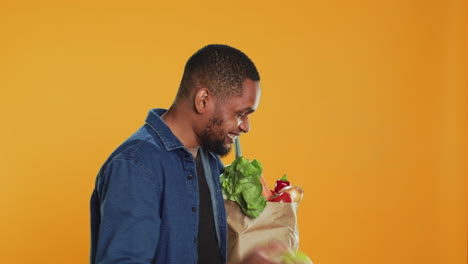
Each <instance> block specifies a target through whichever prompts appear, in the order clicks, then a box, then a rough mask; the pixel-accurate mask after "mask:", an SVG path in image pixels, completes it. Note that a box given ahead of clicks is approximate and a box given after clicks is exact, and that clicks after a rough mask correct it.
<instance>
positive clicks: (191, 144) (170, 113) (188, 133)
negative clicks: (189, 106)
mask: <svg viewBox="0 0 468 264" xmlns="http://www.w3.org/2000/svg"><path fill="white" fill-rule="evenodd" d="M161 118H162V119H163V121H164V122H165V123H166V124H167V126H168V127H169V128H170V129H171V131H172V133H174V135H175V136H176V137H177V138H178V139H179V140H180V142H182V144H183V145H184V146H185V148H186V149H187V150H188V151H190V153H192V155H193V157H194V158H196V157H197V153H198V148H199V147H200V145H199V143H198V142H197V140H196V134H195V131H194V130H193V127H192V124H191V117H190V115H189V114H187V111H183V110H182V109H180V108H179V107H176V106H174V105H173V106H171V108H169V110H167V112H166V113H164V114H163V115H162V116H161Z"/></svg>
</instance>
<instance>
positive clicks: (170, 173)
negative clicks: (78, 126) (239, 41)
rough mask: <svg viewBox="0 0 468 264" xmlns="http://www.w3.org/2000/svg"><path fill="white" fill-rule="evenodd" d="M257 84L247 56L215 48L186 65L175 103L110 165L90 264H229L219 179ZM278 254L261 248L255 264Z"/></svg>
mask: <svg viewBox="0 0 468 264" xmlns="http://www.w3.org/2000/svg"><path fill="white" fill-rule="evenodd" d="M259 81H260V76H259V74H258V71H257V69H256V67H255V65H254V64H253V62H252V61H251V60H250V59H249V58H248V57H247V56H246V55H245V54H244V53H242V52H241V51H239V50H237V49H235V48H232V47H229V46H226V45H208V46H206V47H204V48H202V49H200V50H199V51H197V52H196V53H195V54H194V55H193V56H192V57H191V58H190V59H189V60H188V62H187V64H186V66H185V69H184V74H183V77H182V81H181V83H180V86H179V90H178V93H177V96H176V98H175V100H174V103H173V104H172V106H171V107H170V108H169V109H168V110H164V109H152V110H151V111H150V112H149V114H148V117H147V119H146V122H145V124H144V125H143V126H142V127H141V128H140V129H139V130H138V131H137V132H136V133H135V134H133V135H132V136H131V137H130V138H128V139H127V140H126V141H125V142H124V143H123V144H122V145H121V146H119V147H118V148H117V149H116V150H115V151H114V152H113V153H112V154H111V156H110V157H109V158H108V160H107V161H106V162H105V164H104V165H103V167H102V168H101V170H100V172H99V174H98V176H97V178H96V186H95V189H94V191H93V194H92V197H91V263H92V264H94V263H112V264H115V263H165V264H169V263H177V264H179V263H194V264H195V263H204V264H216V263H225V262H226V259H227V256H226V248H227V238H226V233H227V232H226V229H227V227H226V215H225V209H224V203H223V196H222V192H221V187H220V183H219V175H220V174H221V172H222V170H223V165H222V163H221V161H220V159H219V156H223V155H226V154H227V153H228V152H229V150H230V148H231V145H232V143H233V142H234V140H235V139H236V137H238V136H240V135H241V134H242V133H247V132H248V131H249V129H250V127H249V125H250V124H249V115H250V114H251V113H253V112H254V111H255V110H256V109H257V107H258V104H259V100H260V83H259ZM277 250H282V249H281V246H279V247H278V246H277V245H276V246H273V247H266V248H260V249H259V250H258V251H256V252H255V253H254V254H253V255H252V257H251V258H250V261H251V262H252V263H257V264H258V263H262V262H264V263H270V262H269V261H268V260H267V257H266V255H268V253H269V252H270V251H277Z"/></svg>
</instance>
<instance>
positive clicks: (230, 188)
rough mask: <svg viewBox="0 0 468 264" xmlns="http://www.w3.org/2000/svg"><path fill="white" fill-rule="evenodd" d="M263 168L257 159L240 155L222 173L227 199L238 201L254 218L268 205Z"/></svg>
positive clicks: (244, 210)
mask: <svg viewBox="0 0 468 264" xmlns="http://www.w3.org/2000/svg"><path fill="white" fill-rule="evenodd" d="M262 170H263V166H262V164H260V162H258V161H257V160H253V161H252V162H250V161H249V160H247V159H246V160H244V159H242V157H239V158H237V159H236V160H234V162H233V163H232V164H231V165H228V166H226V167H225V168H224V172H223V174H221V175H220V181H221V187H222V189H223V194H224V197H225V199H227V200H231V201H234V202H236V203H237V204H238V205H239V207H240V208H241V209H242V211H243V212H244V213H245V214H246V215H248V216H250V217H252V218H257V217H258V216H259V215H260V213H261V212H263V210H264V209H265V206H266V198H265V197H264V196H262V183H261V181H260V176H261V175H262Z"/></svg>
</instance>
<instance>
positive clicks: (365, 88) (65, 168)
mask: <svg viewBox="0 0 468 264" xmlns="http://www.w3.org/2000/svg"><path fill="white" fill-rule="evenodd" d="M467 8H468V7H467V2H466V1H463V0H450V1H443V0H440V1H421V0H395V1H366V0H356V1H345V0H332V1H323V0H318V1H316V0H312V1H190V2H189V1H187V2H179V1H174V2H173V3H168V2H158V1H133V2H131V1H90V0H86V1H52V0H45V1H30V2H26V1H13V0H6V1H5V0H3V1H2V2H1V3H0V38H1V41H0V88H1V96H0V120H1V130H0V164H1V166H0V175H1V184H0V208H1V212H0V213H1V217H0V262H1V263H86V262H88V255H89V240H90V238H89V206H88V202H89V197H90V194H91V191H92V189H93V185H94V179H95V176H96V174H97V172H98V170H99V168H100V166H101V165H102V163H103V162H104V161H105V159H106V158H107V156H108V155H109V154H110V152H111V151H112V150H114V149H115V148H116V147H117V146H118V145H119V144H120V143H121V142H122V141H123V140H124V139H126V138H127V137H128V136H129V135H130V134H131V133H133V132H134V131H135V130H136V129H138V127H139V126H140V125H142V124H143V122H144V119H145V117H146V114H147V111H148V110H149V109H150V108H153V107H169V105H170V104H171V102H172V99H173V97H174V96H175V93H176V90H177V87H178V84H179V81H180V77H181V75H182V70H183V66H184V64H185V61H186V60H187V59H188V57H189V56H190V55H191V54H192V53H193V52H195V51H196V50H197V49H199V48H200V47H202V46H204V45H206V44H209V43H226V44H230V45H233V46H235V47H237V48H239V49H241V50H243V51H244V52H246V53H247V54H248V55H249V56H250V57H251V58H252V59H253V60H254V61H255V63H256V65H257V67H258V69H259V71H260V73H261V78H262V88H263V91H262V100H261V102H260V108H259V110H258V112H257V113H255V114H254V115H253V116H252V119H251V126H252V131H251V132H250V133H249V134H247V135H245V136H243V137H242V144H243V151H244V155H245V156H246V157H247V158H250V159H253V158H256V159H258V160H260V161H261V162H262V163H263V165H264V167H265V174H266V178H267V180H268V182H269V183H270V185H273V183H274V181H275V180H276V179H277V178H278V177H280V176H281V175H282V174H283V173H287V174H288V175H289V177H290V180H291V181H292V182H293V183H294V184H296V185H300V186H302V188H303V189H304V190H305V196H304V200H303V202H302V203H301V205H300V207H299V227H300V232H301V249H302V250H303V251H304V252H305V253H307V254H308V255H309V257H310V258H311V259H312V260H313V261H314V262H315V263H316V264H345V263H346V264H351V263H352V264H354V263H356V264H376V263H378V264H387V263H388V264H390V263H392V264H393V263H400V264H415V263H421V264H422V263H424V264H435V263H440V264H442V263H443V264H466V263H467V248H468V247H467V234H468V230H467V211H468V207H467V205H468V199H467V195H468V191H467V171H468V170H467V169H468V168H467V163H468V162H467V161H468V160H467V157H468V155H467V150H468V141H467V139H468V138H467V135H468V133H467V132H468V131H467V125H468V124H467V123H468V111H467V105H468V102H467V100H468V94H467V87H468V82H467V77H466V76H467V73H468V72H467V62H468V54H467V48H466V47H467V46H468V42H467V37H468V33H467V32H468V30H467V25H468V20H467V18H468V12H467V11H468V9H467ZM232 159H233V156H232V155H231V156H229V157H227V158H226V159H225V160H224V161H225V162H226V163H229V162H230V161H231V160H232Z"/></svg>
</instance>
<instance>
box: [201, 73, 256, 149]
mask: <svg viewBox="0 0 468 264" xmlns="http://www.w3.org/2000/svg"><path fill="white" fill-rule="evenodd" d="M259 101H260V83H259V82H255V81H252V80H250V79H246V80H245V81H244V83H243V85H242V96H232V97H230V98H228V99H226V100H223V101H222V102H219V101H217V102H216V103H215V110H214V113H213V115H212V116H211V118H210V120H209V121H208V125H207V126H206V128H205V130H204V131H203V134H202V135H201V144H202V146H203V147H204V148H206V149H207V150H209V151H212V152H214V153H216V154H218V155H220V156H225V155H226V154H228V153H229V151H230V150H231V145H232V143H234V140H235V139H236V138H237V137H238V136H240V134H241V133H247V132H249V129H250V124H249V115H250V114H251V113H253V112H254V111H255V110H256V109H257V107H258V103H259Z"/></svg>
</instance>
